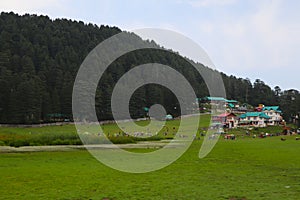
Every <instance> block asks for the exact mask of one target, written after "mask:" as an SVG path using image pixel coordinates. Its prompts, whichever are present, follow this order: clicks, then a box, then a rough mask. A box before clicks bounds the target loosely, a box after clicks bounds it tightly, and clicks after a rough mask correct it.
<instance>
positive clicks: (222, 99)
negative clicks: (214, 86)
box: [206, 97, 226, 101]
mask: <svg viewBox="0 0 300 200" xmlns="http://www.w3.org/2000/svg"><path fill="white" fill-rule="evenodd" d="M206 99H207V100H208V101H226V99H225V98H223V97H206Z"/></svg>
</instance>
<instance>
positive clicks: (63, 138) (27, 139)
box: [0, 116, 208, 147]
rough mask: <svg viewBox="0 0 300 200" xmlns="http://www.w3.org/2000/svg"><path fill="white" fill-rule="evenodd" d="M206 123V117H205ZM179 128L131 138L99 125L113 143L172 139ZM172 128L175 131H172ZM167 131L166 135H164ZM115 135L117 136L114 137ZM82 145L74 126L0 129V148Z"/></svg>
mask: <svg viewBox="0 0 300 200" xmlns="http://www.w3.org/2000/svg"><path fill="white" fill-rule="evenodd" d="M205 119H206V120H204V121H207V120H208V116H206V117H205ZM136 123H137V124H138V125H139V126H145V125H147V124H148V123H149V122H148V121H139V122H136ZM178 126H179V121H177V120H174V121H168V122H167V123H166V127H168V128H163V129H162V130H161V131H160V132H159V133H158V134H156V135H154V134H153V136H152V137H142V138H141V137H133V136H129V137H128V136H124V132H123V131H122V130H121V129H120V128H119V127H117V126H116V124H105V125H101V127H102V128H103V130H104V133H105V134H106V136H108V137H109V139H110V140H111V141H112V142H113V143H115V144H122V143H135V142H137V141H149V140H150V141H155V140H162V139H170V138H173V136H174V133H176V129H177V128H178ZM96 127H97V126H96V125H91V126H89V127H87V128H88V130H90V132H93V131H95V130H96ZM173 127H175V129H174V130H173ZM166 129H168V134H167V135H165V134H164V132H166ZM116 134H117V136H116ZM83 137H86V136H83ZM89 137H90V141H91V143H104V142H105V141H104V142H103V138H101V137H97V136H95V135H89ZM80 144H82V142H81V140H80V138H79V136H78V134H77V131H76V128H75V125H63V126H44V127H32V128H18V127H0V146H14V147H20V146H39V145H80Z"/></svg>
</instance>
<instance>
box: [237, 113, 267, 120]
mask: <svg viewBox="0 0 300 200" xmlns="http://www.w3.org/2000/svg"><path fill="white" fill-rule="evenodd" d="M246 117H261V118H265V119H270V117H269V116H268V115H266V114H265V113H263V112H247V113H245V114H242V115H240V118H242V119H244V118H246Z"/></svg>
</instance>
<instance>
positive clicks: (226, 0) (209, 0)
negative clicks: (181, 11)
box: [189, 0, 236, 7]
mask: <svg viewBox="0 0 300 200" xmlns="http://www.w3.org/2000/svg"><path fill="white" fill-rule="evenodd" d="M235 2H236V0H191V1H189V4H190V5H192V6H194V7H210V6H225V5H231V4H234V3H235Z"/></svg>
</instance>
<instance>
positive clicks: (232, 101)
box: [226, 99, 238, 103]
mask: <svg viewBox="0 0 300 200" xmlns="http://www.w3.org/2000/svg"><path fill="white" fill-rule="evenodd" d="M226 102H227V103H237V102H238V101H236V100H232V99H231V100H228V99H227V100H226Z"/></svg>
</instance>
